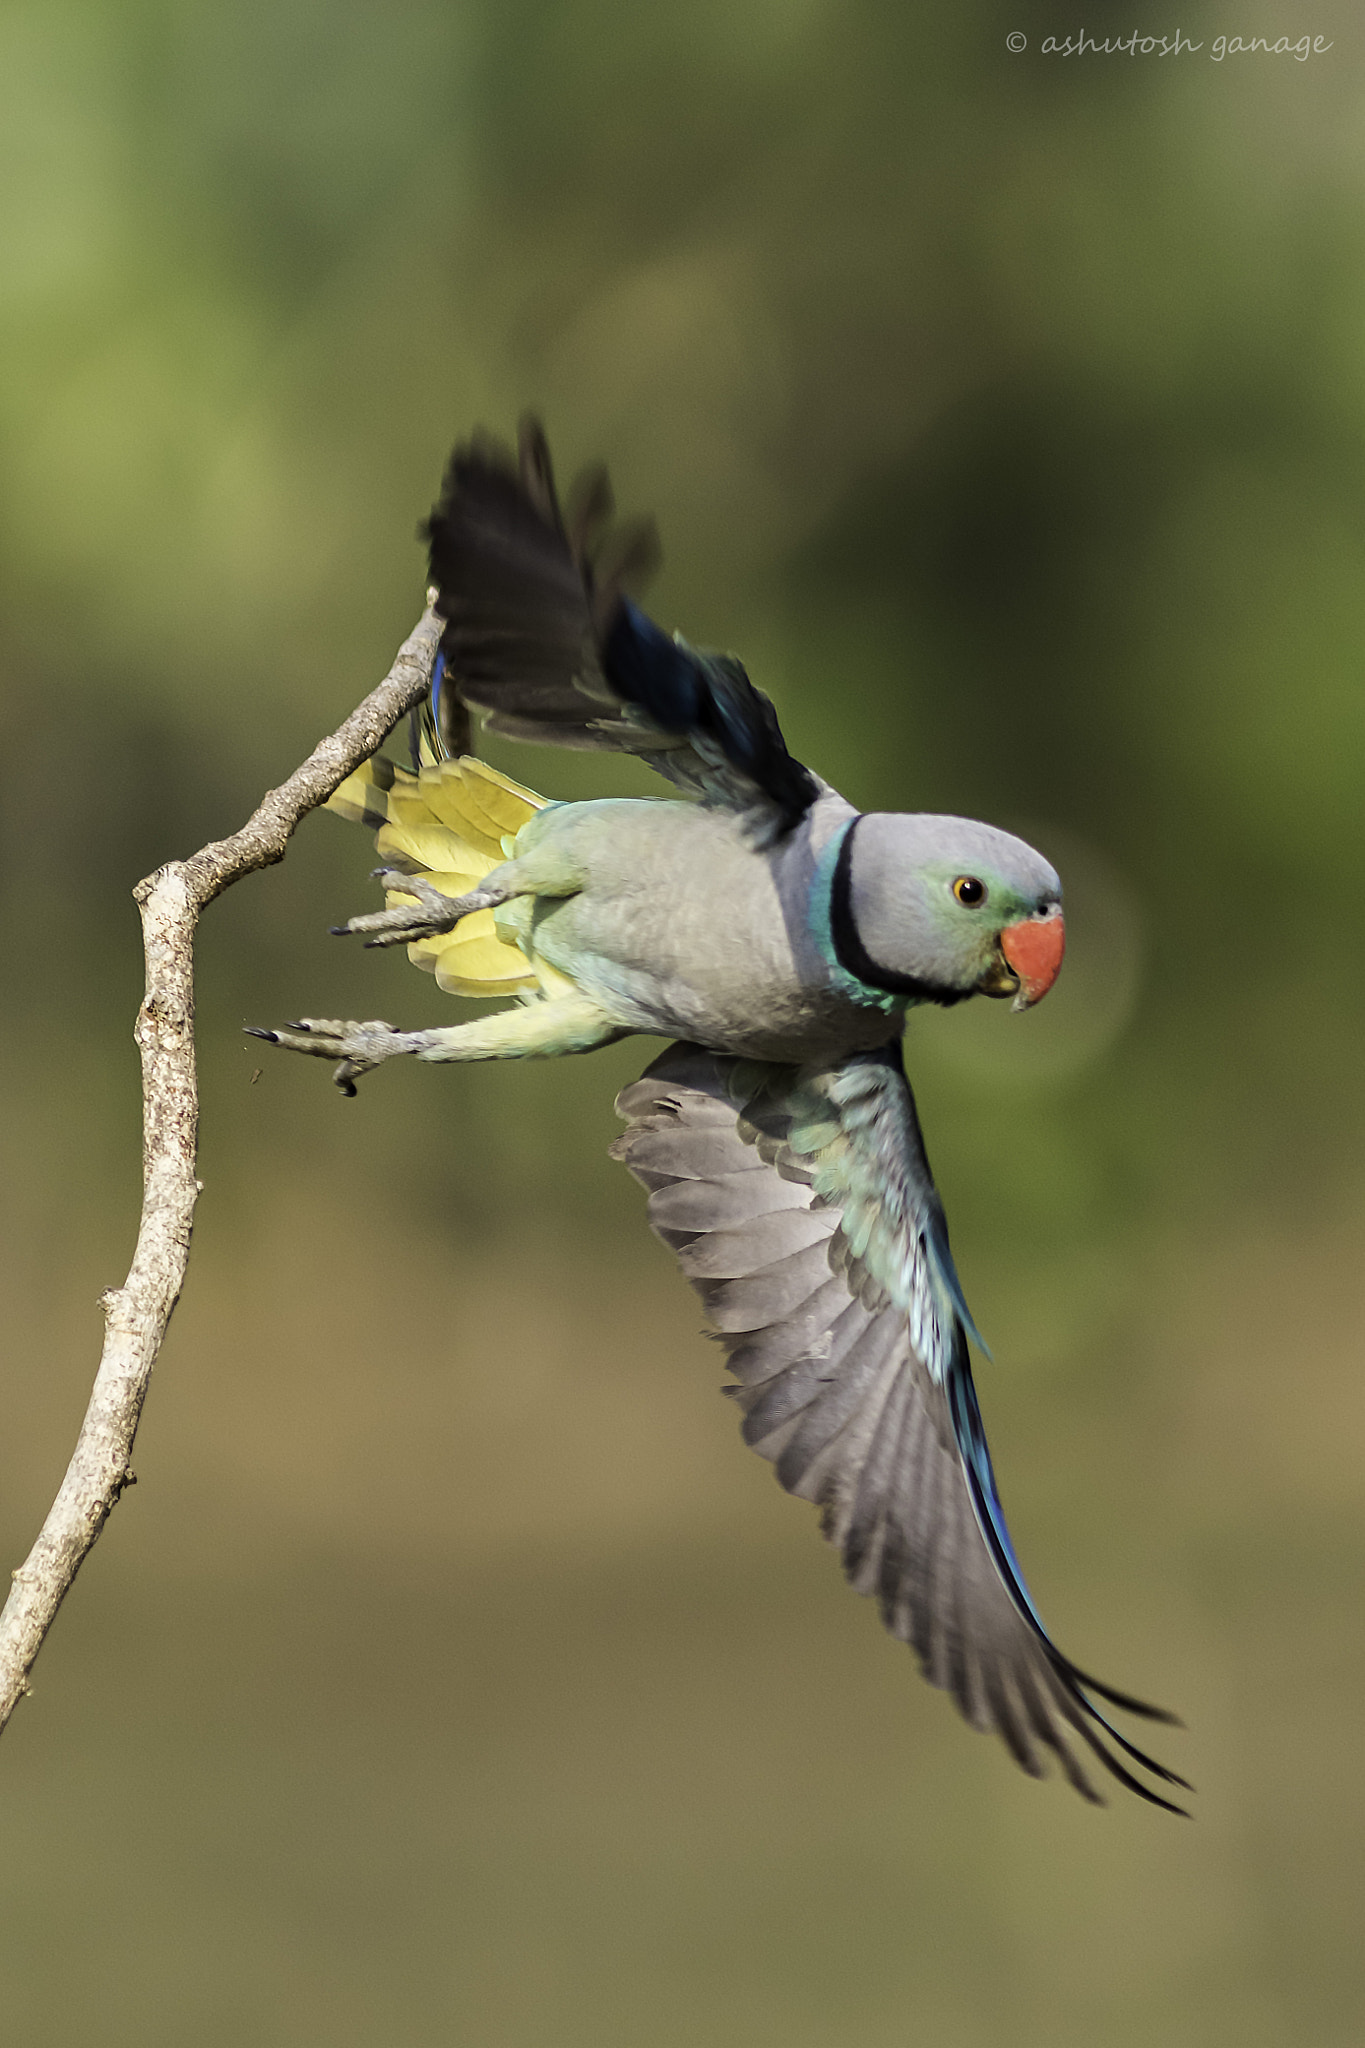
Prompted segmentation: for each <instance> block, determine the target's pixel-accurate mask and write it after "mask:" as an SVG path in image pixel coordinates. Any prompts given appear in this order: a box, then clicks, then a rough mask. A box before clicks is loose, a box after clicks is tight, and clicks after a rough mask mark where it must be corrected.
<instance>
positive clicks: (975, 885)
mask: <svg viewBox="0 0 1365 2048" xmlns="http://www.w3.org/2000/svg"><path fill="white" fill-rule="evenodd" d="M953 894H954V896H956V898H957V900H958V902H959V903H965V904H966V906H967V908H968V910H975V909H976V908H977V907H978V905H979V904H982V903H984V902H985V900H986V884H985V883H984V882H979V881H978V880H977V878H976V876H975V875H959V876H958V878H957V880H956V881H955V882H954V883H953Z"/></svg>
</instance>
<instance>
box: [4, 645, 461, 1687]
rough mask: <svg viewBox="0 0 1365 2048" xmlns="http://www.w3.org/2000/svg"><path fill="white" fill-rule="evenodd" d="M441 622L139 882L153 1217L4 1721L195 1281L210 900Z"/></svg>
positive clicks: (374, 739) (330, 767)
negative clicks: (201, 1001) (200, 928)
mask: <svg viewBox="0 0 1365 2048" xmlns="http://www.w3.org/2000/svg"><path fill="white" fill-rule="evenodd" d="M440 633H441V621H440V620H439V619H438V618H437V617H436V616H435V614H434V613H433V612H432V611H430V610H428V611H427V612H425V613H424V615H423V617H422V620H421V622H420V624H419V625H418V626H417V627H416V629H415V630H414V632H413V633H412V635H411V637H410V638H409V639H408V640H406V641H405V642H404V643H403V645H402V647H400V649H399V650H398V655H397V658H396V659H395V661H394V664H393V667H392V668H391V669H390V671H389V673H388V675H387V676H386V677H385V678H384V681H383V682H382V683H381V684H380V685H379V687H378V688H377V689H376V690H372V691H371V692H370V695H369V696H368V697H367V698H366V699H365V701H364V703H363V704H361V705H359V706H358V707H357V709H356V710H354V711H353V712H352V713H351V715H350V717H349V718H348V719H347V720H346V722H345V723H344V725H341V726H339V727H338V729H337V730H336V732H334V733H332V734H331V735H330V737H329V738H327V739H325V740H323V741H322V742H321V743H320V744H319V745H318V746H316V747H315V748H314V749H313V752H312V753H311V754H310V755H309V757H308V759H307V760H306V761H305V762H304V763H303V765H302V766H301V767H299V768H296V769H295V771H294V773H293V774H292V775H291V776H290V777H289V780H288V781H287V782H284V783H282V784H281V785H280V787H279V788H278V789H272V790H271V791H270V793H269V794H268V795H267V796H266V797H265V798H264V799H263V801H262V802H261V804H260V805H259V806H258V808H257V809H256V810H255V812H254V813H253V814H252V816H251V817H250V818H249V819H248V820H247V822H246V824H245V825H243V827H242V829H241V831H240V832H234V833H233V835H232V837H231V838H230V839H219V840H216V841H215V842H214V843H213V844H212V845H210V846H205V847H202V848H201V849H200V851H199V852H198V853H196V854H193V855H192V856H191V857H190V859H189V860H176V861H170V862H169V863H168V864H167V865H166V866H165V867H164V868H158V869H157V872H156V873H155V874H154V875H149V876H148V877H147V879H146V880H145V881H142V882H139V883H138V885H137V887H136V889H135V890H134V891H133V896H134V899H135V900H136V902H137V905H138V908H139V910H140V911H141V914H142V937H143V948H144V951H145V955H146V962H147V983H146V994H145V996H144V998H143V1002H142V1007H141V1009H140V1010H139V1012H138V1019H137V1027H136V1030H135V1031H134V1034H133V1035H134V1038H135V1040H136V1042H137V1046H138V1050H139V1052H140V1053H141V1055H142V1220H141V1224H140V1227H139V1229H138V1239H137V1250H136V1252H135V1253H134V1255H133V1263H132V1265H131V1267H130V1268H129V1271H128V1277H127V1279H126V1280H125V1281H124V1283H123V1285H122V1286H121V1287H111V1288H110V1289H108V1291H107V1292H106V1293H105V1294H103V1295H102V1296H101V1297H100V1306H101V1307H102V1308H103V1310H104V1349H103V1353H102V1355H101V1357H100V1363H99V1370H98V1372H97V1373H96V1375H95V1384H94V1386H93V1388H92V1389H91V1394H90V1403H89V1406H88V1407H87V1409H86V1411H85V1419H84V1421H83V1422H82V1424H81V1431H80V1435H79V1437H78V1438H77V1440H76V1448H75V1450H74V1451H73V1453H72V1455H71V1462H70V1464H69V1465H68V1466H67V1468H66V1476H65V1478H64V1479H63V1481H62V1484H61V1490H60V1491H59V1493H58V1495H57V1498H56V1500H55V1501H54V1502H53V1504H52V1507H51V1510H50V1512H49V1514H48V1517H47V1520H46V1521H45V1522H44V1524H43V1526H42V1529H41V1530H40V1531H39V1534H38V1540H37V1541H36V1543H35V1544H34V1546H33V1548H32V1550H30V1552H29V1554H28V1556H27V1557H26V1558H25V1560H24V1562H23V1564H22V1565H20V1567H19V1569H18V1570H17V1571H16V1572H15V1573H14V1574H13V1581H14V1583H13V1585H12V1587H11V1589H10V1595H9V1598H8V1600H7V1601H6V1602H5V1605H4V1610H3V1612H0V1728H3V1727H4V1726H5V1724H6V1723H7V1722H8V1720H9V1717H10V1715H11V1714H12V1713H13V1711H14V1708H15V1705H16V1703H17V1702H18V1700H19V1699H20V1698H21V1697H22V1696H23V1694H24V1693H26V1692H27V1691H28V1690H29V1684H28V1674H29V1671H30V1670H31V1669H32V1666H33V1660H34V1658H35V1657H36V1656H37V1654H38V1651H39V1650H40V1648H41V1647H42V1643H43V1638H44V1637H45V1636H46V1634H47V1632H48V1630H49V1628H50V1627H51V1626H52V1623H53V1621H54V1619H55V1618H56V1614H57V1609H58V1608H59V1607H60V1606H61V1604H62V1600H63V1599H64V1597H65V1595H66V1592H67V1589H68V1587H69V1586H70V1585H71V1583H72V1581H73V1580H74V1578H75V1576H76V1573H77V1572H78V1571H79V1570H80V1567H81V1565H82V1563H83V1562H84V1560H85V1558H86V1556H87V1555H88V1553H89V1551H90V1549H91V1547H92V1545H93V1544H94V1541H95V1538H96V1537H97V1536H98V1535H99V1533H100V1530H101V1529H102V1528H103V1527H104V1524H105V1522H106V1521H107V1520H108V1518H109V1515H110V1513H111V1511H112V1509H113V1507H114V1504H115V1502H116V1501H117V1500H118V1497H119V1495H120V1494H121V1493H122V1492H123V1490H124V1488H125V1487H126V1486H128V1485H129V1484H130V1483H131V1481H132V1478H133V1473H132V1470H131V1467H130V1463H129V1460H130V1458H131V1456H132V1449H133V1438H134V1436H135V1435H136V1432H137V1425H138V1420H139V1418H140V1416H141V1414H142V1404H143V1401H144V1400H145V1398H146V1394H147V1383H148V1381H149V1379H150V1378H151V1373H152V1367H153V1366H154V1365H155V1363H156V1359H157V1354H158V1352H159V1351H160V1349H161V1345H162V1340H163V1339H164V1337H165V1335H166V1327H167V1324H168V1323H169V1322H170V1319H171V1312H172V1310H173V1309H174V1307H175V1304H176V1301H177V1300H178V1298H179V1295H180V1289H181V1287H182V1286H183V1284H184V1279H185V1268H186V1266H187V1264H188V1262H189V1254H190V1230H191V1227H192V1225H193V1222H194V1205H195V1201H196V1199H197V1197H198V1194H199V1189H200V1183H199V1181H198V1180H197V1179H196V1177H195V1143H196V1137H197V1132H198V1123H199V1096H198V1086H197V1081H196V1076H195V1059H194V934H195V930H196V927H197V925H198V922H199V915H200V912H201V911H202V910H203V909H204V908H205V907H206V906H207V905H208V904H210V903H211V902H212V901H213V899H214V897H215V896H219V895H221V894H222V892H223V890H224V889H226V888H229V887H230V886H231V884H232V883H233V882H236V881H238V880H240V878H241V877H242V876H243V875H249V874H251V873H253V872H254V871H255V869H257V868H264V867H269V866H271V865H272V864H273V863H274V862H275V861H278V860H282V859H283V858H284V850H285V847H286V846H287V844H288V842H289V838H290V835H291V834H292V832H293V831H294V828H295V826H296V825H297V824H298V822H299V820H300V819H301V818H303V817H305V816H306V815H307V813H308V812H309V811H311V810H314V809H316V807H317V806H318V805H319V804H321V803H325V802H326V800H327V798H328V797H329V796H330V795H331V793H332V791H333V790H334V789H335V788H336V787H337V785H338V783H340V782H342V781H344V779H345V778H346V776H347V775H349V774H350V773H351V771H352V770H353V769H355V768H358V767H359V766H360V763H361V762H362V761H364V760H367V759H368V757H369V756H370V755H371V754H372V753H374V751H375V749H376V748H377V747H379V746H380V745H382V743H383V741H384V740H385V739H386V738H387V736H388V734H389V733H390V732H392V730H393V728H394V726H396V725H397V723H398V721H399V720H400V719H401V718H402V717H403V715H404V713H405V712H407V711H410V710H411V709H412V707H413V706H414V705H415V704H417V703H419V702H420V701H421V699H422V698H423V696H424V695H425V694H426V691H427V688H428V686H429V684H430V681H431V671H432V666H433V664H434V662H435V658H436V648H437V643H438V641H439V639H440Z"/></svg>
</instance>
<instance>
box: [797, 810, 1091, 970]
mask: <svg viewBox="0 0 1365 2048" xmlns="http://www.w3.org/2000/svg"><path fill="white" fill-rule="evenodd" d="M830 924H831V936H832V938H833V940H834V948H835V952H836V954H837V956H838V959H839V962H840V964H841V965H842V966H843V967H844V968H846V969H847V970H848V971H849V972H850V973H852V974H854V975H856V976H857V978H858V979H859V980H860V981H864V982H867V983H869V984H870V985H871V986H872V987H874V988H879V989H883V990H886V991H887V992H889V993H896V994H898V993H906V994H910V995H914V996H917V997H919V999H920V1000H922V1001H929V1002H939V1003H955V1002H960V1001H961V1000H962V999H963V997H965V996H971V995H984V996H1013V998H1014V1007H1015V1009H1016V1010H1026V1009H1028V1008H1029V1007H1030V1006H1031V1005H1032V1004H1034V1003H1036V1002H1039V1001H1041V999H1042V997H1044V996H1045V995H1046V994H1047V992H1048V990H1049V989H1050V988H1051V986H1052V984H1053V982H1054V981H1055V980H1056V979H1057V974H1058V971H1059V969H1060V968H1061V964H1062V953H1063V951H1064V949H1065V945H1066V928H1065V925H1064V923H1063V920H1062V885H1061V883H1060V881H1059V880H1058V878H1057V875H1056V871H1055V870H1054V869H1053V868H1052V867H1051V866H1050V865H1049V864H1048V862H1047V861H1045V860H1044V859H1043V857H1042V855H1041V854H1040V853H1035V852H1034V850H1033V848H1032V847H1031V846H1027V845H1025V843H1024V841H1023V840H1022V839H1016V838H1014V837H1013V835H1012V834H1010V833H1008V832H999V831H997V830H996V829H995V827H994V826H993V825H979V824H977V823H976V822H975V821H974V820H973V819H970V818H937V817H928V816H923V815H914V816H909V815H905V814H902V813H899V812H894V811H869V812H867V813H865V814H864V815H863V816H861V817H859V818H857V819H855V821H854V823H853V824H852V825H851V826H850V828H849V830H848V832H847V834H846V835H845V838H844V842H843V845H842V847H841V849H840V854H839V860H838V865H837V868H836V870H835V875H834V885H833V892H832V896H831V901H830Z"/></svg>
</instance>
